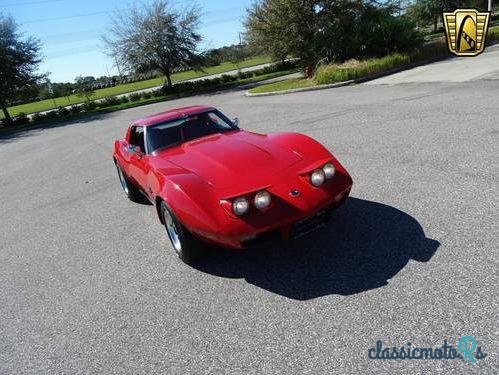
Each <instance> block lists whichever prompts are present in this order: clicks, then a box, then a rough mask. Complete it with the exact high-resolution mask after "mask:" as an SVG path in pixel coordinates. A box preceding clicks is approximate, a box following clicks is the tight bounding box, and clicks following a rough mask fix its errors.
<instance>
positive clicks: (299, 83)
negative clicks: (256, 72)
mask: <svg viewBox="0 0 499 375" xmlns="http://www.w3.org/2000/svg"><path fill="white" fill-rule="evenodd" d="M315 85H316V84H315V82H314V80H313V79H307V78H292V79H287V80H285V81H279V82H272V83H268V84H266V85H261V86H258V87H255V88H252V89H251V90H249V92H250V93H252V94H261V93H265V92H272V91H283V90H291V89H297V88H303V87H312V86H315Z"/></svg>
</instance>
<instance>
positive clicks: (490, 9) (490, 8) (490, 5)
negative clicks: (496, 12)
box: [488, 0, 492, 12]
mask: <svg viewBox="0 0 499 375" xmlns="http://www.w3.org/2000/svg"><path fill="white" fill-rule="evenodd" d="M488 10H489V12H492V0H489V9H488Z"/></svg>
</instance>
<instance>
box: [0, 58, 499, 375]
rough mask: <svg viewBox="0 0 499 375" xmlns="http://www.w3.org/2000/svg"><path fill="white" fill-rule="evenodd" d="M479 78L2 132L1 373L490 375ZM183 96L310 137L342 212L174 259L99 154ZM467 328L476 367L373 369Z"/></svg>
mask: <svg viewBox="0 0 499 375" xmlns="http://www.w3.org/2000/svg"><path fill="white" fill-rule="evenodd" d="M483 56H485V55H483ZM477 59H478V58H477ZM453 61H457V62H459V60H457V59H453ZM463 61H465V60H463ZM466 61H467V62H466V63H467V64H469V65H470V67H471V68H470V69H472V68H473V64H474V63H473V61H479V60H473V59H467V60H466ZM437 66H438V65H437ZM493 66H497V64H495V65H493ZM427 68H428V67H427ZM447 69H452V65H450V66H447ZM456 69H458V68H456ZM491 69H492V71H493V68H491ZM475 78H476V79H475ZM475 78H473V79H470V80H468V81H466V82H431V83H425V82H419V83H405V84H392V85H366V84H362V85H356V86H349V87H341V88H335V89H329V90H321V91H313V92H302V93H296V94H290V95H283V96H271V97H261V98H258V97H255V98H248V97H245V96H244V95H243V92H242V91H237V90H234V91H228V92H224V93H219V94H211V95H203V96H196V97H191V98H184V99H179V100H173V101H168V102H164V103H157V104H153V105H148V106H143V107H137V108H132V109H128V110H124V111H120V112H114V113H109V114H103V115H99V116H95V117H92V118H87V119H82V120H79V121H77V122H72V123H67V124H61V125H58V126H55V127H52V128H48V129H37V130H31V131H26V132H22V133H17V134H15V135H11V136H9V137H4V138H2V139H0V160H1V166H2V167H1V169H0V196H1V206H0V208H1V213H2V215H1V216H0V227H1V228H2V231H1V232H0V285H1V293H0V373H2V374H11V373H13V374H14V373H15V374H21V373H31V374H44V373H120V374H121V373H130V374H139V373H144V374H151V373H168V374H185V373H231V374H233V373H245V374H250V373H255V374H256V373H259V374H261V373H265V374H270V373H289V374H297V373H311V374H320V373H333V374H346V373H352V374H361V373H362V374H366V373H373V374H379V373H407V374H409V373H411V374H412V373H418V374H423V373H451V372H454V373H472V372H481V373H490V374H492V373H497V372H498V360H497V345H498V334H499V330H498V326H497V321H498V316H497V315H498V314H497V311H499V310H498V305H497V301H498V288H497V285H498V284H497V282H498V280H497V260H498V257H497V244H498V242H497V208H496V198H497V155H498V147H497V145H498V142H497V136H498V131H499V129H498V118H499V106H498V97H499V80H496V79H493V77H492V78H491V77H488V78H486V79H480V77H475ZM496 78H497V77H496ZM195 103H198V104H211V105H214V106H216V107H219V108H220V109H221V110H223V111H225V112H226V113H227V114H228V115H230V116H233V117H235V116H237V117H239V119H240V124H241V127H243V128H245V129H247V130H251V131H256V132H262V133H266V132H279V131H297V132H302V133H305V134H308V135H310V136H312V137H314V138H316V139H318V140H319V141H320V142H322V143H323V144H324V145H326V146H327V147H328V148H329V149H330V150H332V151H333V153H334V154H335V155H336V156H337V157H338V159H339V160H340V161H341V162H342V163H343V164H344V166H345V167H346V168H347V169H348V170H349V171H350V173H351V175H352V177H353V179H354V187H353V190H352V194H351V195H352V197H351V199H349V200H348V201H347V202H346V204H345V205H344V206H343V207H342V208H340V209H339V210H338V211H337V212H336V213H335V214H334V216H333V219H332V221H331V223H330V224H329V225H328V227H327V228H325V229H324V230H321V231H319V232H316V233H314V234H311V235H309V236H307V237H303V238H301V239H300V240H297V241H295V242H289V243H283V244H279V243H272V244H270V245H267V246H263V247H260V248H256V249H252V250H251V251H248V252H247V253H244V254H238V255H236V254H233V253H231V252H227V251H213V252H212V253H210V254H208V256H207V257H206V259H205V260H204V262H203V263H201V264H199V265H197V266H196V267H189V266H187V265H185V264H183V263H182V262H180V261H179V260H178V259H177V258H176V257H175V256H174V254H173V250H172V248H171V246H170V244H169V242H168V240H167V236H166V233H165V230H164V228H163V227H162V226H161V225H160V224H159V222H158V220H157V216H156V213H155V212H154V208H153V207H152V206H150V205H145V204H136V203H132V202H130V201H128V200H127V199H126V198H125V196H124V194H123V193H122V191H121V190H120V186H119V182H118V178H117V175H116V171H115V169H114V165H113V163H112V160H111V155H112V149H113V141H114V140H115V139H116V138H119V137H122V136H123V135H124V134H125V129H126V127H127V125H128V124H129V123H130V122H131V121H132V120H133V119H136V118H138V117H141V116H144V115H148V114H152V113H156V112H160V111H163V110H167V109H170V108H174V107H178V106H185V105H190V104H195ZM244 173H247V172H246V171H245V172H244ZM467 335H471V336H473V337H474V339H475V340H476V342H477V345H478V346H481V349H482V352H484V353H486V354H487V356H486V357H485V358H483V359H479V360H478V361H477V364H475V365H472V364H470V363H469V362H467V361H463V360H438V359H435V360H422V359H419V360H418V359H413V360H377V359H370V358H369V353H370V352H369V349H370V348H372V347H375V346H376V342H377V341H378V340H381V341H382V342H383V345H384V346H387V347H393V346H396V347H400V346H405V347H409V346H408V343H411V345H412V347H421V348H430V347H431V348H434V347H439V346H442V345H443V343H444V340H447V342H448V344H452V345H453V346H454V348H456V349H457V348H458V341H459V340H460V338H461V337H463V336H467ZM470 345H471V344H470ZM371 353H373V352H371Z"/></svg>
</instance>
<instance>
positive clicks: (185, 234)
mask: <svg viewBox="0 0 499 375" xmlns="http://www.w3.org/2000/svg"><path fill="white" fill-rule="evenodd" d="M161 218H162V220H163V223H164V225H165V229H166V234H167V235H168V238H169V239H170V242H171V244H172V247H173V250H175V253H176V254H177V256H178V257H179V258H180V259H181V260H182V261H183V262H184V263H187V264H192V263H193V262H195V261H196V260H198V259H199V258H200V257H201V255H202V253H203V248H204V244H203V243H202V242H201V241H200V240H198V239H197V238H196V237H194V236H193V235H192V234H191V233H190V232H189V231H188V230H187V229H186V228H185V227H184V226H183V225H182V223H181V222H180V221H179V220H178V218H177V216H175V213H174V212H173V210H171V209H170V208H169V207H168V206H167V205H166V203H165V202H164V201H162V202H161ZM171 225H173V228H172V227H171ZM172 229H173V230H174V231H175V233H174V234H172V232H171V231H172Z"/></svg>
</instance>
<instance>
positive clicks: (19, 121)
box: [12, 112, 29, 126]
mask: <svg viewBox="0 0 499 375" xmlns="http://www.w3.org/2000/svg"><path fill="white" fill-rule="evenodd" d="M26 124H29V117H28V116H26V114H25V113H23V112H21V113H19V114H18V115H17V116H16V117H14V118H13V119H12V125H16V126H19V125H26Z"/></svg>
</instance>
